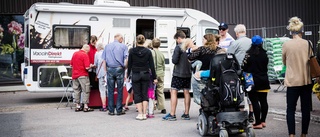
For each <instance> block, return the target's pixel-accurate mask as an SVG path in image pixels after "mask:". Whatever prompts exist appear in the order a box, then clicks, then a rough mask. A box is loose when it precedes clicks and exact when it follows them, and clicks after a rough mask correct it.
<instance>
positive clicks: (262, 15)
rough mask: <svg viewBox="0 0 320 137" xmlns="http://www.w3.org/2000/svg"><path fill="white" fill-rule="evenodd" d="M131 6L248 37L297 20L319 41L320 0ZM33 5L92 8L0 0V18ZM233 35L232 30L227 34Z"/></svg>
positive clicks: (179, 0) (174, 0)
mask: <svg viewBox="0 0 320 137" xmlns="http://www.w3.org/2000/svg"><path fill="white" fill-rule="evenodd" d="M123 1H127V2H128V3H130V5H132V6H159V7H177V8H193V9H197V10H200V11H203V12H205V13H207V14H209V15H210V16H212V17H213V18H215V19H216V20H218V21H219V22H226V23H228V24H234V25H235V24H239V23H243V24H245V25H246V26H247V29H248V30H249V31H248V36H252V35H253V34H259V35H262V30H261V29H255V28H262V27H266V36H267V37H275V35H278V36H283V35H285V34H287V36H288V35H289V33H288V31H287V30H286V29H285V26H286V25H287V24H288V19H289V18H290V17H292V16H298V17H300V18H301V19H302V20H303V22H304V24H305V25H309V26H307V27H306V29H305V30H307V31H308V30H310V31H312V34H313V35H312V36H306V37H307V38H308V39H312V41H313V42H316V41H317V40H318V38H319V34H318V31H319V24H320V14H319V13H320V7H319V5H320V0H123ZM35 2H70V3H79V4H92V3H93V2H94V0H1V1H0V14H23V13H24V12H25V11H26V10H27V9H28V8H29V7H30V6H31V5H32V4H33V3H35ZM230 31H233V30H230Z"/></svg>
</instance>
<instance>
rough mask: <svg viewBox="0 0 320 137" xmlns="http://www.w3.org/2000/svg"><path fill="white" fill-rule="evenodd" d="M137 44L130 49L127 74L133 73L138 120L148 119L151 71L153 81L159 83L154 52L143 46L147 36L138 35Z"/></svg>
mask: <svg viewBox="0 0 320 137" xmlns="http://www.w3.org/2000/svg"><path fill="white" fill-rule="evenodd" d="M136 41H137V46H136V47H135V48H132V49H130V51H129V57H128V70H127V76H130V75H131V73H132V76H131V77H132V89H133V91H134V92H133V94H134V102H135V104H136V106H137V108H138V112H139V114H138V116H137V117H136V119H137V120H146V119H147V108H148V101H149V98H148V87H149V82H150V72H151V75H152V79H153V83H154V84H157V82H158V81H157V75H156V73H155V69H154V63H153V58H152V53H151V51H150V50H149V49H148V48H145V47H144V46H143V44H144V42H145V38H144V36H143V35H141V34H140V35H138V36H137V40H136Z"/></svg>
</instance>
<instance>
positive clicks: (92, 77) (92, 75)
mask: <svg viewBox="0 0 320 137" xmlns="http://www.w3.org/2000/svg"><path fill="white" fill-rule="evenodd" d="M96 77H97V75H96V73H95V72H89V79H90V85H91V89H98V88H99V84H98V81H96V80H95V79H96Z"/></svg>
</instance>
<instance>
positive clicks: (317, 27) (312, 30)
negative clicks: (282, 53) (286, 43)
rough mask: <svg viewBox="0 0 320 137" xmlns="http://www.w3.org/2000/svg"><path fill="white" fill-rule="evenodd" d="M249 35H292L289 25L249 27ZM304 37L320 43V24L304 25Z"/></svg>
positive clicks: (265, 36)
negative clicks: (288, 28)
mask: <svg viewBox="0 0 320 137" xmlns="http://www.w3.org/2000/svg"><path fill="white" fill-rule="evenodd" d="M247 35H248V37H252V36H254V35H260V36H261V37H263V38H277V37H291V35H290V31H289V30H287V26H276V27H262V28H252V29H247ZM303 38H305V39H307V40H311V41H312V43H314V45H316V44H317V43H318V46H319V45H320V24H311V25H304V35H303Z"/></svg>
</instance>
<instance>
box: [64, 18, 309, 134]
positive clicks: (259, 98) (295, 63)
mask: <svg viewBox="0 0 320 137" xmlns="http://www.w3.org/2000/svg"><path fill="white" fill-rule="evenodd" d="M287 29H288V30H289V31H290V32H291V33H292V36H293V39H292V40H289V41H287V42H285V43H284V44H283V53H282V58H283V63H284V65H286V67H287V71H286V74H285V76H286V77H285V85H286V86H287V87H288V89H287V126H288V133H289V136H290V137H293V136H295V124H294V121H295V120H294V118H295V117H294V113H295V110H296V104H297V100H298V98H299V97H300V99H301V100H303V101H301V102H302V104H301V110H302V133H301V136H302V137H305V136H306V135H307V133H308V127H309V122H310V110H311V104H310V101H309V100H311V98H310V97H311V91H312V80H311V77H310V75H309V71H308V68H309V66H308V63H307V62H308V54H309V52H310V49H308V47H309V46H308V41H307V40H305V39H303V38H302V33H303V23H302V21H301V19H299V18H298V17H293V18H291V19H290V20H289V25H288V27H287ZM228 31H229V29H228V25H227V24H226V23H221V24H220V25H219V32H220V35H217V34H206V35H204V36H203V43H202V44H203V46H196V45H194V43H193V42H192V40H191V39H187V38H186V34H185V33H184V32H183V31H177V33H176V34H175V35H174V39H175V40H176V43H177V45H176V47H175V49H174V52H173V55H172V63H173V64H174V70H173V75H172V81H171V89H170V95H171V96H170V112H169V113H167V112H166V108H165V105H164V101H165V97H164V93H163V90H164V84H163V83H164V71H165V58H164V55H163V54H162V53H161V52H160V51H159V49H158V48H159V47H160V40H159V39H157V38H154V39H153V40H152V41H151V40H150V42H149V43H148V42H146V39H145V37H144V36H143V35H141V34H140V35H138V36H137V37H136V43H135V47H133V48H132V49H130V50H128V47H127V46H126V45H124V44H122V42H123V36H122V35H121V34H116V35H115V36H114V42H112V43H110V44H108V45H106V46H105V47H104V46H103V45H102V44H96V43H97V41H98V39H97V37H96V36H91V40H90V44H89V45H84V46H83V47H82V49H81V50H79V51H78V52H75V53H74V55H73V56H72V59H71V64H70V65H71V66H72V78H73V89H74V92H75V103H76V109H75V111H76V112H79V111H84V112H90V111H93V109H92V108H89V107H88V103H89V96H90V88H95V86H93V85H92V84H91V86H92V87H90V83H91V81H93V79H92V78H91V77H94V78H97V79H98V82H96V83H97V84H98V87H99V91H100V96H101V102H102V106H101V109H100V111H103V112H106V111H108V114H109V115H111V116H112V115H115V114H117V115H123V114H125V111H126V110H129V109H128V101H129V99H130V97H133V98H134V103H135V105H136V108H137V112H138V115H137V116H136V118H135V119H137V120H145V119H147V118H153V117H154V111H153V110H155V109H158V110H160V111H161V113H162V114H166V115H165V116H163V117H162V119H163V120H168V121H175V120H177V116H176V114H177V113H176V107H177V103H178V101H177V94H178V91H179V90H182V91H183V93H184V112H183V113H182V114H181V119H184V120H190V118H191V117H190V114H189V111H190V105H191V97H190V93H189V90H190V89H191V85H192V88H193V98H194V102H195V103H196V104H198V105H200V104H201V100H200V95H201V91H202V89H203V88H204V87H205V82H204V81H203V80H202V79H201V77H205V76H204V75H205V74H209V73H208V70H209V66H210V60H211V58H213V56H215V55H216V54H219V53H225V52H227V53H232V54H234V55H235V57H236V59H237V61H238V63H239V64H240V65H241V66H242V69H243V71H245V72H248V73H251V74H252V76H253V81H254V86H253V87H252V89H251V91H250V92H248V96H249V100H248V101H249V102H251V103H249V104H250V106H251V107H250V113H249V117H250V118H252V120H251V121H250V122H253V123H254V124H253V128H254V129H262V128H265V127H266V117H267V113H268V101H267V95H268V92H269V90H270V84H269V79H268V74H267V72H268V68H267V65H268V62H269V59H268V57H267V54H266V50H265V49H263V47H262V44H263V39H262V38H261V37H260V36H258V35H256V36H253V37H252V38H251V39H249V38H248V37H247V36H246V28H245V25H243V24H238V25H237V26H236V27H235V28H234V31H235V33H236V37H237V39H236V40H234V39H233V38H232V37H231V36H230V35H229V34H228ZM146 43H147V44H146ZM144 44H146V45H148V46H147V47H145V46H144ZM298 55H299V56H298ZM192 68H194V70H192ZM89 70H90V71H89ZM126 70H127V71H126ZM290 74H300V75H299V76H298V78H297V75H290ZM125 79H127V80H126V81H131V82H132V89H130V90H129V89H128V90H129V93H130V94H129V95H128V98H127V101H126V105H125V106H124V107H123V106H122V98H123V85H124V81H125ZM115 88H117V93H118V96H117V99H116V105H114V100H115V99H114V92H113V91H114V89H115ZM81 94H83V96H82V98H81V99H82V100H81V101H82V103H83V105H84V106H83V107H82V106H81V103H80V102H81V101H80V95H81ZM132 95H133V96H132ZM106 97H108V107H107V102H106ZM154 106H155V108H154ZM253 115H254V116H253ZM253 117H254V120H253Z"/></svg>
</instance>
